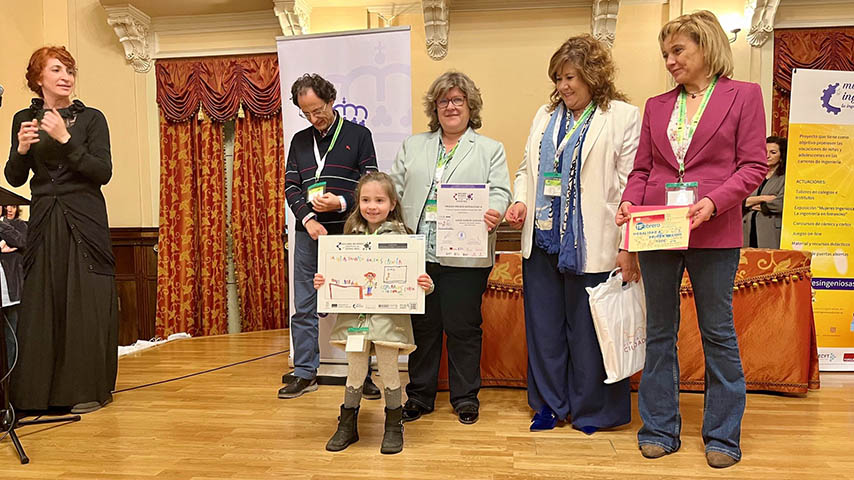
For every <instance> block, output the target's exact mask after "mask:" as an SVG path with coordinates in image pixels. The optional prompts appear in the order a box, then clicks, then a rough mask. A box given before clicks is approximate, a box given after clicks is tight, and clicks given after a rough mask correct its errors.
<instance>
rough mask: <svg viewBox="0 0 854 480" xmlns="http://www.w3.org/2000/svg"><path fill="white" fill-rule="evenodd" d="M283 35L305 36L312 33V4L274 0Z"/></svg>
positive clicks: (301, 0)
mask: <svg viewBox="0 0 854 480" xmlns="http://www.w3.org/2000/svg"><path fill="white" fill-rule="evenodd" d="M273 12H275V14H276V18H278V19H279V26H280V27H281V28H282V35H284V36H286V37H289V36H292V35H303V34H305V33H309V32H310V31H311V4H309V3H308V1H306V0H273Z"/></svg>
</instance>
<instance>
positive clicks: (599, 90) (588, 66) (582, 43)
mask: <svg viewBox="0 0 854 480" xmlns="http://www.w3.org/2000/svg"><path fill="white" fill-rule="evenodd" d="M567 63H568V64H570V65H572V66H573V67H575V69H576V70H578V75H579V76H580V77H581V80H582V81H583V82H584V83H586V84H587V87H588V88H589V89H590V95H591V96H592V97H593V103H595V104H596V107H598V108H599V109H601V110H607V109H608V107H609V106H610V105H611V100H622V101H624V102H627V101H628V97H626V95H625V94H624V93H623V92H621V91H619V90H617V87H616V86H615V85H614V76H615V75H616V70H617V69H616V67H615V66H614V61H613V60H612V59H611V51H610V50H608V48H607V47H606V46H605V45H604V44H603V43H602V42H600V41H599V40H597V39H596V37H594V36H593V35H590V34H586V33H585V34H583V35H577V36H575V37H571V38H570V39H569V40H567V41H565V42H563V45H561V46H560V47H558V49H557V51H556V52H555V53H554V55H552V59H551V60H550V61H549V72H548V73H549V80H551V81H552V82H554V84H555V87H554V90H552V93H551V95H550V96H549V101H550V102H551V103H550V105H549V111H553V110H554V109H555V108H557V106H558V105H560V103H561V101H562V100H561V98H560V92H558V91H557V77H558V75H560V72H561V71H562V70H563V68H564V67H565V66H566V64H567Z"/></svg>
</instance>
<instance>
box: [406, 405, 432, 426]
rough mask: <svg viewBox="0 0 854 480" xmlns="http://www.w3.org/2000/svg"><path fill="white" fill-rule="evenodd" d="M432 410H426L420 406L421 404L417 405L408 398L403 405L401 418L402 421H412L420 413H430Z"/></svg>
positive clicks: (416, 418) (418, 416) (419, 415)
mask: <svg viewBox="0 0 854 480" xmlns="http://www.w3.org/2000/svg"><path fill="white" fill-rule="evenodd" d="M432 411H433V410H427V409H426V408H424V407H422V406H421V405H418V404H417V403H415V402H413V401H412V400H408V401H407V402H406V405H404V406H403V416H402V418H403V421H404V422H412V421H414V420H418V419H419V418H421V415H424V414H425V413H430V412H432Z"/></svg>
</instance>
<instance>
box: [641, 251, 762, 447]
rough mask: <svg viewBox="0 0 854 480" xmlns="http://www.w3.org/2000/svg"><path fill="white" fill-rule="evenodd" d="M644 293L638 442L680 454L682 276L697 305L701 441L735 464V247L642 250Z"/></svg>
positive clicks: (740, 405)
mask: <svg viewBox="0 0 854 480" xmlns="http://www.w3.org/2000/svg"><path fill="white" fill-rule="evenodd" d="M638 259H639V261H640V267H641V273H642V275H643V282H644V288H645V290H646V307H647V310H646V322H647V323H646V331H647V341H646V363H645V364H644V369H643V377H642V378H641V383H640V388H639V389H638V412H639V413H640V416H641V419H642V420H643V426H641V429H640V431H639V432H638V444H639V445H644V444H654V445H658V446H660V447H662V448H664V449H665V450H666V451H668V452H675V451H676V450H678V449H679V446H680V440H679V432H680V430H681V427H682V418H681V416H680V415H679V359H678V357H677V355H676V340H677V334H678V332H679V303H680V301H679V287H680V283H681V281H682V273H683V272H684V270H686V269H687V270H688V275H689V277H690V278H691V285H692V288H693V291H694V293H693V295H694V302H695V304H696V307H697V322H698V324H699V327H700V336H701V338H702V340H703V353H704V356H705V360H706V378H705V398H704V405H703V429H702V434H703V443H704V444H705V445H706V451H716V452H720V453H724V454H726V455H729V456H731V457H733V458H735V459H738V460H740V459H741V448H740V447H739V442H740V437H741V418H742V416H743V415H744V404H745V397H746V395H745V384H744V372H743V371H742V368H741V358H740V357H739V353H738V340H737V339H736V336H735V328H734V326H733V320H732V286H733V282H734V281H735V272H736V269H737V268H738V261H739V249H737V248H728V249H697V248H689V249H688V250H682V251H654V252H641V253H640V254H639V255H638Z"/></svg>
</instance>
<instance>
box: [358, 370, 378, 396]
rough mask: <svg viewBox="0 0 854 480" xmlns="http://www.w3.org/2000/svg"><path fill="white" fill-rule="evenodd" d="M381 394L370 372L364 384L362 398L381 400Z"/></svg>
mask: <svg viewBox="0 0 854 480" xmlns="http://www.w3.org/2000/svg"><path fill="white" fill-rule="evenodd" d="M381 396H382V395H380V389H379V388H378V387H377V385H376V384H375V383H374V381H373V380H371V376H370V374H368V376H367V377H365V383H364V384H362V398H366V399H368V400H379V399H380V397H381Z"/></svg>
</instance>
